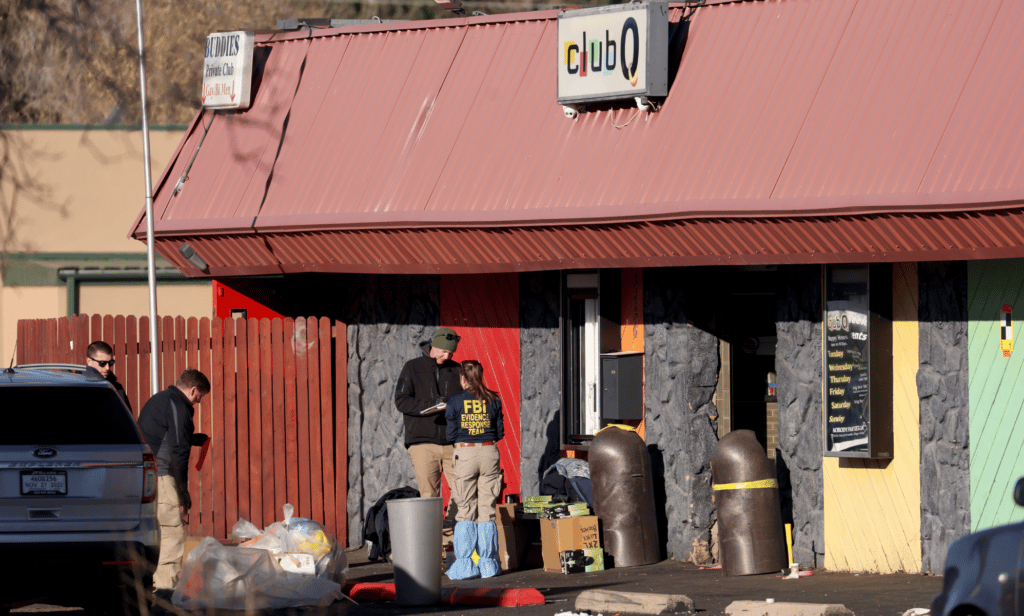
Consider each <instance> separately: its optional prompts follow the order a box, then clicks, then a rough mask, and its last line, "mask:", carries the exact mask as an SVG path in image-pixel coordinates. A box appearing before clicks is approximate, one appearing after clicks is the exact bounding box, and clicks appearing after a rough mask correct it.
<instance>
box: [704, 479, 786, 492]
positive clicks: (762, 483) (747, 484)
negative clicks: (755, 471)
mask: <svg viewBox="0 0 1024 616" xmlns="http://www.w3.org/2000/svg"><path fill="white" fill-rule="evenodd" d="M712 487H713V488H715V489H716V490H749V489H751V488H777V487H779V482H778V481H776V480H774V479H760V480H758V481H743V482H740V483H719V484H714V485H713V486H712Z"/></svg>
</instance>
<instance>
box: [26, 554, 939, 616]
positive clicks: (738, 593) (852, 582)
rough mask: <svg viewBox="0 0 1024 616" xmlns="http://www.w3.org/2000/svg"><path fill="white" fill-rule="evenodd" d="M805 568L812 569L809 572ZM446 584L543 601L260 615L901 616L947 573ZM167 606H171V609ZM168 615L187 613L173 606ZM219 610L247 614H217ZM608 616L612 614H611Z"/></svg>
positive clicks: (677, 573) (66, 615) (374, 566)
mask: <svg viewBox="0 0 1024 616" xmlns="http://www.w3.org/2000/svg"><path fill="white" fill-rule="evenodd" d="M346 555H347V557H348V560H349V573H348V581H349V582H353V583H359V582H366V583H381V584H392V583H394V568H393V566H392V565H391V564H390V563H387V562H383V561H378V562H369V561H368V560H367V557H366V550H365V548H354V549H350V550H348V551H347V552H346ZM805 570H806V569H805ZM441 584H442V588H449V587H457V588H465V589H487V588H491V589H515V588H534V589H537V590H539V591H540V592H541V593H542V594H543V595H544V598H545V603H544V604H540V605H528V606H521V607H492V606H482V605H462V604H455V605H437V606H429V607H403V606H399V605H397V604H395V603H394V602H390V601H365V600H364V601H361V602H360V603H359V604H358V605H356V604H353V603H352V602H350V601H339V602H336V603H334V604H333V605H331V606H330V607H328V608H318V609H313V608H305V609H289V610H285V609H278V610H272V611H264V612H262V613H261V614H260V615H259V616H285V615H289V616H290V615H300V614H301V615H304V616H313V615H316V616H336V615H341V614H345V615H350V616H383V615H389V616H390V615H403V616H404V615H408V616H414V615H418V614H461V615H465V616H488V615H489V614H496V615H497V614H500V615H503V616H555V615H556V614H559V613H562V612H568V611H571V612H575V611H576V598H577V597H578V596H579V595H580V593H582V592H583V591H585V590H588V589H604V590H613V591H619V592H632V593H658V594H675V595H686V596H687V597H689V598H690V599H692V600H693V604H694V608H695V613H696V614H698V615H699V616H721V615H724V614H725V609H726V607H727V606H728V605H729V604H731V603H733V602H734V601H768V600H769V599H771V600H773V601H774V602H775V603H814V604H840V605H844V606H845V607H846V608H848V609H849V610H851V611H852V612H853V613H854V614H856V615H857V616H902V615H903V614H906V613H907V612H908V610H911V609H912V608H927V607H929V605H930V603H931V599H932V597H934V596H935V595H936V594H937V593H938V592H939V590H940V589H941V586H942V577H940V576H930V575H918V574H904V573H897V574H885V575H881V574H869V573H860V574H857V573H840V572H834V571H825V570H823V569H815V570H810V574H809V575H807V574H804V576H803V577H798V578H796V579H786V578H785V577H784V576H783V575H782V572H781V571H780V572H778V573H769V574H763V575H748V576H725V575H723V572H722V570H721V569H710V568H702V567H699V566H697V565H694V564H692V563H686V562H679V561H674V560H666V561H663V562H660V563H657V564H653V565H645V566H641V567H628V568H615V569H609V570H606V571H597V572H590V573H577V574H571V575H565V574H562V573H553V572H546V571H544V570H543V569H529V570H525V571H512V572H508V573H505V574H503V575H500V576H498V577H494V578H489V579H476V580H466V581H461V582H454V581H451V580H449V579H448V578H447V577H444V576H442V582H441ZM165 607H168V608H169V607H170V606H166V604H165ZM22 612H31V613H35V614H54V615H57V614H59V615H60V616H77V615H78V614H84V613H85V612H84V611H82V610H75V609H71V610H69V609H68V608H55V607H52V606H45V605H34V606H29V607H26V608H22V609H19V610H15V611H14V612H13V613H22ZM164 613H166V614H177V615H184V614H186V612H181V611H179V610H174V609H167V610H165V611H164ZM217 613H218V614H224V615H228V614H242V613H243V612H228V611H218V612H217ZM605 616H613V615H612V614H611V613H609V614H605Z"/></svg>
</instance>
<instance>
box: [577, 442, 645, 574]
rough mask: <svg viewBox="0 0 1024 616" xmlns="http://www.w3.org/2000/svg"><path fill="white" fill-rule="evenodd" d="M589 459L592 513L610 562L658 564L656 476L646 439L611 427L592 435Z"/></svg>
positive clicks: (614, 564) (620, 564) (625, 565)
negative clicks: (599, 525) (655, 501)
mask: <svg viewBox="0 0 1024 616" xmlns="http://www.w3.org/2000/svg"><path fill="white" fill-rule="evenodd" d="M587 460H588V461H589V463H590V487H591V491H592V492H593V494H594V513H596V514H597V517H598V518H599V519H600V520H601V526H602V528H603V529H604V551H605V552H606V553H607V555H608V556H609V557H610V561H611V565H612V566H613V567H635V566H637V565H649V564H652V563H656V562H658V561H659V560H660V559H661V550H660V547H659V545H658V519H657V516H656V515H655V511H654V506H655V505H654V478H653V477H652V476H651V456H650V454H648V453H647V445H646V443H644V440H643V439H642V438H640V435H639V434H637V433H636V432H635V431H633V430H629V429H623V428H619V427H617V426H609V427H607V428H604V429H603V430H601V431H599V432H598V433H597V434H596V435H594V440H593V441H592V442H591V443H590V451H589V453H588V454H587Z"/></svg>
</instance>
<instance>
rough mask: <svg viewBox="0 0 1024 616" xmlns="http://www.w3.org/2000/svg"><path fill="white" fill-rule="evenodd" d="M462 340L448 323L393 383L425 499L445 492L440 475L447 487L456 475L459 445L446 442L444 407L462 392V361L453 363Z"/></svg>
mask: <svg viewBox="0 0 1024 616" xmlns="http://www.w3.org/2000/svg"><path fill="white" fill-rule="evenodd" d="M459 340H460V338H459V335H458V334H456V333H455V330H453V329H451V328H450V327H442V328H440V329H438V330H437V331H436V332H434V335H433V336H431V338H430V341H428V342H422V343H420V348H421V349H423V355H422V356H421V357H417V358H416V359H410V360H409V361H408V362H406V364H405V366H404V367H403V368H402V373H401V374H400V375H399V377H398V384H397V385H396V387H395V406H397V407H398V410H399V411H401V413H402V416H403V420H404V421H405V448H406V449H407V450H408V451H409V457H410V458H411V459H412V466H413V469H414V470H415V471H416V483H417V484H418V488H419V491H420V496H422V497H435V496H441V475H442V473H443V474H444V476H445V478H447V479H448V484H449V485H451V482H452V481H453V480H454V477H455V476H454V475H453V474H452V454H453V453H454V451H455V447H454V446H453V445H452V444H451V443H449V442H448V436H447V430H448V423H447V422H446V421H445V418H444V409H445V406H446V404H447V402H448V399H449V398H451V397H452V396H454V395H455V394H458V393H461V392H462V384H461V382H460V381H459V363H458V362H456V361H452V357H453V356H454V355H455V350H456V349H458V347H459ZM454 514H455V501H451V504H450V505H449V507H448V518H449V519H454Z"/></svg>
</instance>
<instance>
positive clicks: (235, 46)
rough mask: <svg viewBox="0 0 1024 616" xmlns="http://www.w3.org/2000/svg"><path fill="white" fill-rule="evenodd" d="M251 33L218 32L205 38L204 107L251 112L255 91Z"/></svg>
mask: <svg viewBox="0 0 1024 616" xmlns="http://www.w3.org/2000/svg"><path fill="white" fill-rule="evenodd" d="M252 44H253V33H252V32H217V33H215V34H211V35H210V36H208V37H206V54H205V55H204V58H203V95H202V98H203V107H205V108H207V109H248V108H249V94H250V90H251V89H252Z"/></svg>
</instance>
